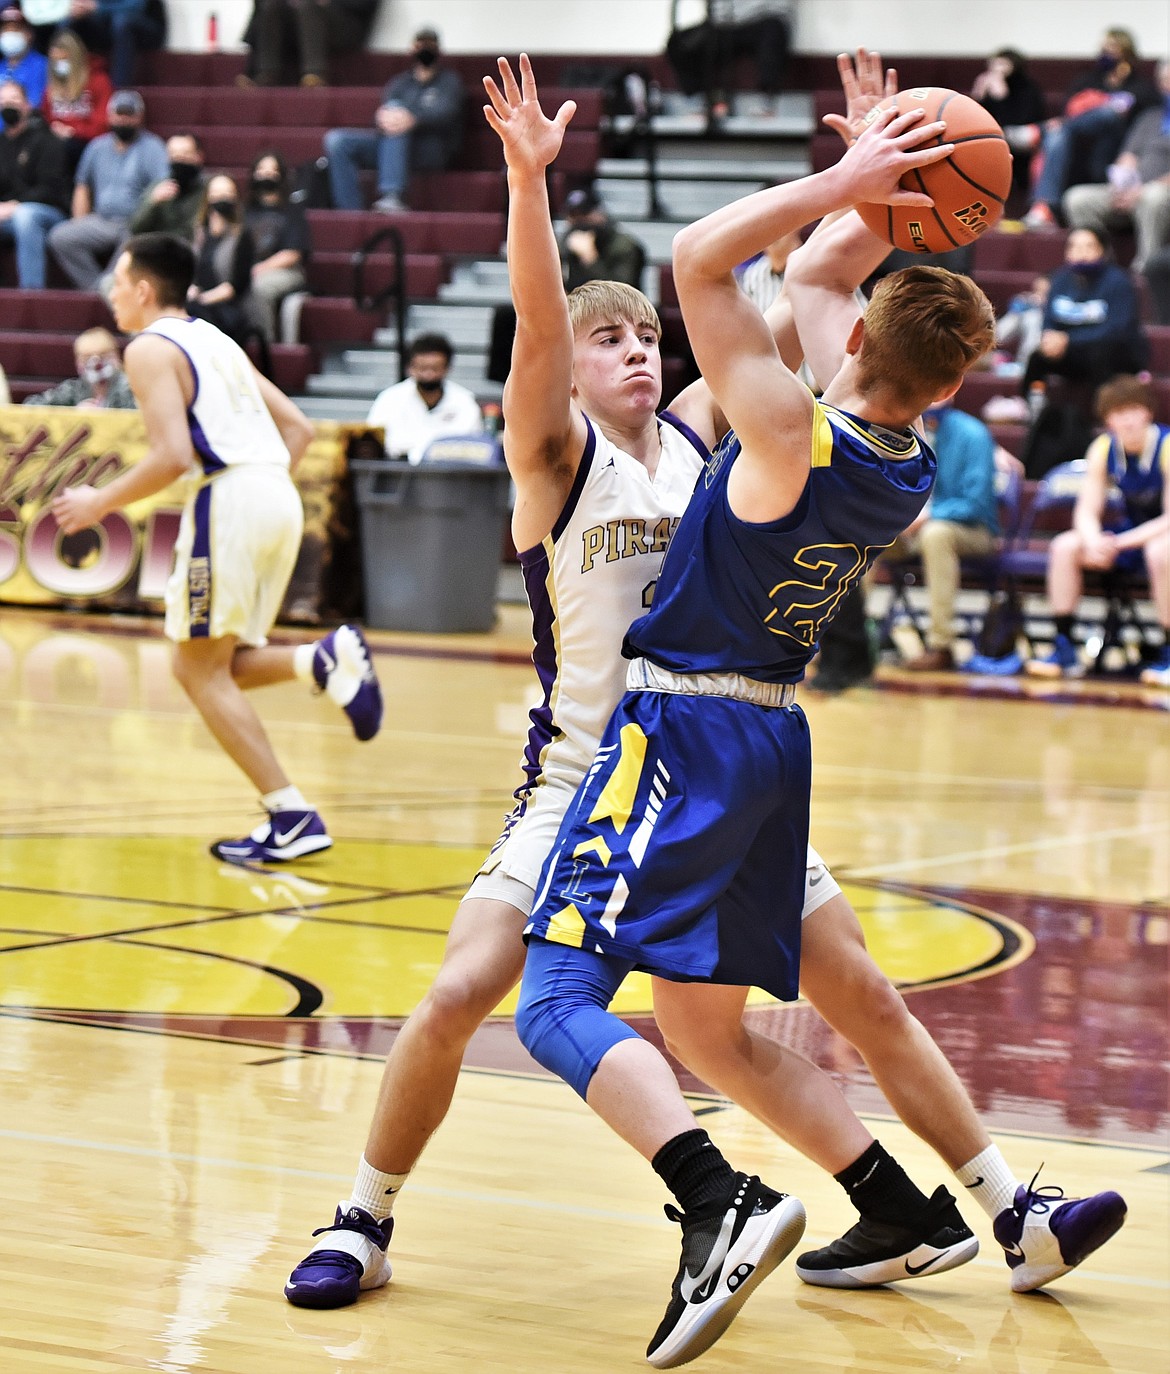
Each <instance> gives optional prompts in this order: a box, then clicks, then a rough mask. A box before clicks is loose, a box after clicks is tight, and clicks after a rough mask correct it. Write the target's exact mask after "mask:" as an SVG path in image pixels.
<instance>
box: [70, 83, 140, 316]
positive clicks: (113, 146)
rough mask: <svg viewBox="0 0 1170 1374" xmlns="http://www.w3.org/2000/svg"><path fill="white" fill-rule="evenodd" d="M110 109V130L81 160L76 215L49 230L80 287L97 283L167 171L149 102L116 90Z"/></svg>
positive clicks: (87, 288) (93, 286) (76, 183)
mask: <svg viewBox="0 0 1170 1374" xmlns="http://www.w3.org/2000/svg"><path fill="white" fill-rule="evenodd" d="M106 115H107V117H108V119H109V122H110V129H109V132H108V133H105V134H99V135H98V136H97V137H96V138H95V139H94V140H93V141H92V142H91V143H89V144H88V145H87V147H86V149H85V151H84V152H83V153H82V155H81V161H80V162H79V163H78V164H77V176H76V179H75V180H74V183H73V205H72V211H73V215H72V218H71V219H68V220H66V221H65V222H64V223H63V224H58V225H57V226H56V228H55V229H53V230H52V232H51V233H50V234H49V249H50V251H51V252H52V254H53V256H54V257H55V258H56V259H57V262H58V264H59V265H60V267H61V270H62V271H63V272H64V273H65V275H66V276H67V277H68V278H69V280H70V281H71V282H72V283H73V284H74V286H76V287H77V288H78V289H79V290H81V291H95V290H96V289H97V286H98V282H99V281H100V279H101V276H102V273H103V272H104V271H105V270H106V267H107V265H108V264H109V263H110V261H111V260H112V258H113V257H114V255H115V253H116V251H117V249H118V246H119V245H120V244H121V242H122V240H123V239H124V238H125V237H126V235H127V232H128V228H129V223H130V216H131V215H132V214H133V213H134V210H135V207H136V206H137V205H138V203H139V200H140V199H141V197H142V195H143V194H144V193H145V191H146V188H147V187H148V186H151V185H152V184H154V183H155V182H157V181H158V180H159V178H161V177H165V176H166V175H167V154H166V149H165V147H164V146H163V141H162V139H161V138H159V137H158V135H157V134H152V133H150V132H149V131H148V130H147V129H145V128H144V127H143V121H144V120H145V117H146V106H145V104H144V103H143V99H142V97H141V96H140V95H139V94H138V92H137V91H119V92H118V93H117V94H116V95H114V96H112V97H111V98H110V100H109V102H108V104H107V105H106Z"/></svg>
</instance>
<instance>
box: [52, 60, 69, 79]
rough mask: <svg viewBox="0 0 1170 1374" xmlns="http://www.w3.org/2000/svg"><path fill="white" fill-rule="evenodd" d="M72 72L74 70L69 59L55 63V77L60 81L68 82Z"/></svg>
mask: <svg viewBox="0 0 1170 1374" xmlns="http://www.w3.org/2000/svg"><path fill="white" fill-rule="evenodd" d="M72 70H73V68H72V66H70V64H69V61H68V59H65V60H62V61H60V62H54V63H53V75H54V76H55V77H56V78H57V80H58V81H66V80H68V77H69V73H70V72H71V71H72Z"/></svg>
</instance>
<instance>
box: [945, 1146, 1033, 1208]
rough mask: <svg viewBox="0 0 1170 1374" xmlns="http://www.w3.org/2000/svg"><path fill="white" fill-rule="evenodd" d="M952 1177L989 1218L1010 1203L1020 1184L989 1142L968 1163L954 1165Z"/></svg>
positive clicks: (996, 1149)
mask: <svg viewBox="0 0 1170 1374" xmlns="http://www.w3.org/2000/svg"><path fill="white" fill-rule="evenodd" d="M955 1177H956V1178H957V1179H958V1180H959V1182H960V1183H961V1184H962V1185H963V1187H964V1188H966V1190H967V1192H968V1193H970V1195H971V1196H972V1198H974V1200H975V1201H976V1202H977V1203H978V1204H979V1205H980V1207H982V1208H983V1210H984V1211H985V1212H986V1213H987V1215H988V1216H989V1217H990V1218H991V1219H992V1221H994V1220H995V1218H996V1217H997V1216H999V1214H1000V1212H1003V1211H1005V1210H1006V1209H1007V1208H1008V1207H1010V1206H1011V1205H1012V1202H1013V1201H1014V1200H1015V1196H1016V1189H1017V1188H1018V1187H1019V1186H1020V1182H1019V1179H1017V1178H1016V1176H1015V1174H1013V1173H1012V1171H1011V1170H1010V1169H1009V1168H1008V1166H1007V1161H1006V1160H1005V1159H1004V1157H1003V1155H1002V1154H1000V1152H999V1146H998V1145H989V1146H988V1147H987V1149H986V1150H983V1151H981V1153H979V1154H977V1155H976V1156H975V1158H974V1159H973V1160H971V1161H970V1163H968V1164H964V1165H963V1166H962V1168H961V1169H956V1170H955Z"/></svg>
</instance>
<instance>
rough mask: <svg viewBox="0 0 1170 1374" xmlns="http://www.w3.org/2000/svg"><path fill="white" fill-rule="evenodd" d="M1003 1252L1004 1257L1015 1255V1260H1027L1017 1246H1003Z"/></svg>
mask: <svg viewBox="0 0 1170 1374" xmlns="http://www.w3.org/2000/svg"><path fill="white" fill-rule="evenodd" d="M1003 1250H1004V1254H1005V1255H1015V1257H1016V1258H1017V1259H1026V1258H1027V1256H1026V1255H1025V1254H1024V1252H1023V1251H1022V1250H1021V1249H1020V1247H1019V1246H1018V1245H1014V1244H1013V1245H1005V1246H1004V1247H1003Z"/></svg>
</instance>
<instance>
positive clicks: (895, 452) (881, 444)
mask: <svg viewBox="0 0 1170 1374" xmlns="http://www.w3.org/2000/svg"><path fill="white" fill-rule="evenodd" d="M815 404H816V407H817V409H818V410H819V411H824V412H829V413H831V414H832V415H833V417H834V418H835V419H836V420H837V422H838V423H839V424H840V426H841V428H842V429H847V430H849V431H851V432H852V433H853V434H855V435H856V436H857V438H859V439H862V440H864V442H865V443H867V444H868V445H869V446H870V448H872V449H874V450H876V451H877V452H879V453H883V454H885V455H886V456H887V457H888V458H893V459H895V460H897V461H898V462H902V461H904V460H905V459H907V458H916V457H917V456H918V455H919V453H921V452H922V441H921V440H920V439H919V437H918V435H917V434H915V433H914V432H913V430H911V431H909V432H907V434H906V435H905V443H906V445H907V446H906V447H905V448H902V449H899V448H895V447H893V446H892V445H891V444H888V443H886V442H885V440H884V439H879V438H878V436H877V435H876V434H874V433H873V432H872V431H871V430H868V429H866V428H865V427H864V426H862V425H859V424H858V423H857V421H856V420H855V419H854V418H853V417H852V416H851V415H848V414H846V413H845V411H843V410H838V409H837V407H836V406H831V405H826V404H825V402H824V401H817V402H816V403H815ZM882 433H884V434H889V435H890V437H891V438H897V437H899V436H897V435H895V434H894V432H893V431H892V430H883V431H882ZM813 466H814V467H815V466H817V465H816V463H815V462H814V464H813Z"/></svg>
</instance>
